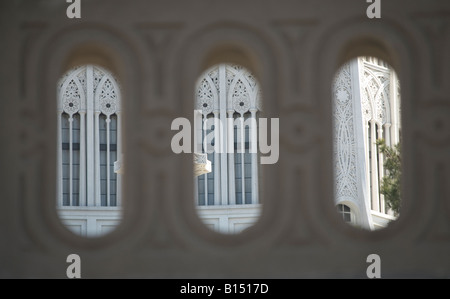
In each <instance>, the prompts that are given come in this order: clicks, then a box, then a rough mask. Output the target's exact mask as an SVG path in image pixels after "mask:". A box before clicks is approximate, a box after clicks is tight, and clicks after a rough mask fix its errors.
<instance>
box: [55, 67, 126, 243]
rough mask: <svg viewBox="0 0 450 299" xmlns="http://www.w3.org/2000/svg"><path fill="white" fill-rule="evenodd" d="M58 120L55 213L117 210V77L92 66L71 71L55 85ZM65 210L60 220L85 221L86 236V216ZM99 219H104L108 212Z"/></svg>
mask: <svg viewBox="0 0 450 299" xmlns="http://www.w3.org/2000/svg"><path fill="white" fill-rule="evenodd" d="M57 117H58V126H59V128H58V192H57V195H58V196H57V198H58V199H57V206H58V207H59V209H60V211H61V210H64V208H68V207H90V208H95V207H97V208H98V207H118V206H120V205H121V198H120V195H121V175H120V174H118V173H116V171H115V167H114V166H115V163H116V164H120V161H118V160H120V159H121V142H120V141H121V131H120V127H121V126H120V121H121V115H120V90H119V86H118V84H117V81H116V79H115V78H114V77H113V76H112V75H111V73H109V72H108V71H106V70H105V69H103V68H100V67H98V66H93V65H85V66H81V67H77V68H74V69H72V70H70V71H69V72H67V73H66V74H65V75H64V76H63V77H62V79H61V80H60V82H59V84H58V113H57ZM116 170H117V165H116ZM67 211H69V210H67V209H66V213H65V214H64V213H63V215H64V217H63V218H66V219H72V220H74V218H77V217H78V218H77V221H82V220H86V223H84V225H82V228H81V234H82V235H84V234H86V235H89V234H90V233H89V231H90V228H89V226H90V225H89V224H88V223H87V221H88V218H89V217H87V216H85V217H84V218H85V219H79V218H80V217H81V215H78V216H77V217H75V216H74V215H75V214H72V215H68V214H67V213H68V212H67ZM70 211H73V213H76V210H73V209H72V210H70ZM103 216H105V217H106V218H108V215H107V214H105V215H103ZM105 217H104V219H105ZM81 218H83V217H81ZM69 222H70V221H69ZM72 224H73V223H72ZM96 225H98V223H97V224H92V226H93V227H95V226H96ZM68 226H69V227H70V226H71V225H70V223H69V225H68ZM73 226H76V225H75V224H73ZM107 226H111V225H110V224H108V225H107ZM76 231H78V230H77V229H76ZM96 233H98V230H96ZM96 233H94V234H96Z"/></svg>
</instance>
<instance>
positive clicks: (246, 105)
mask: <svg viewBox="0 0 450 299" xmlns="http://www.w3.org/2000/svg"><path fill="white" fill-rule="evenodd" d="M232 99H233V100H232V101H233V109H234V110H235V111H236V112H238V113H241V114H244V113H245V112H247V111H248V109H250V98H249V94H248V92H247V87H246V86H245V84H244V83H243V82H242V81H241V80H240V79H239V80H238V81H237V83H236V85H235V86H234V90H233V95H232Z"/></svg>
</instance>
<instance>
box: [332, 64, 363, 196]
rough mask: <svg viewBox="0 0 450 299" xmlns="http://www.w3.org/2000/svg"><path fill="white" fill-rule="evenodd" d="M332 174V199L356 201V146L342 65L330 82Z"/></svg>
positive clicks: (346, 73)
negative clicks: (333, 197) (332, 124)
mask: <svg viewBox="0 0 450 299" xmlns="http://www.w3.org/2000/svg"><path fill="white" fill-rule="evenodd" d="M333 118H334V119H333V120H334V135H333V138H334V140H333V145H334V147H333V148H334V172H335V195H336V198H340V197H343V196H345V197H351V198H354V199H357V177H356V142H355V133H354V127H353V126H354V125H353V103H352V87H351V77H350V65H349V64H345V65H343V66H342V67H341V68H340V69H339V71H338V72H337V76H335V79H334V82H333Z"/></svg>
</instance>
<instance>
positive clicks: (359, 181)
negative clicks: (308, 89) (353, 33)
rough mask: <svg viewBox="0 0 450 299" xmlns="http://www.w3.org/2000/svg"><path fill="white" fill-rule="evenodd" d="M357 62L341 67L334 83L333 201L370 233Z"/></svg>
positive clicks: (358, 66) (355, 223) (371, 222)
mask: <svg viewBox="0 0 450 299" xmlns="http://www.w3.org/2000/svg"><path fill="white" fill-rule="evenodd" d="M359 68H360V65H359V63H358V60H357V59H355V60H352V61H351V62H348V63H346V64H344V65H343V66H342V67H341V68H340V69H339V70H338V71H337V72H336V77H335V79H334V82H333V89H332V93H333V126H334V128H333V131H334V132H333V133H334V136H333V148H334V173H335V191H334V194H335V195H334V196H335V201H336V204H345V205H347V206H349V207H350V208H351V209H352V213H353V214H354V217H355V218H356V219H355V221H354V223H353V224H354V225H355V226H357V227H363V228H365V229H369V230H372V229H373V221H372V216H371V213H370V205H369V202H368V198H367V190H366V171H365V167H366V162H365V160H366V157H365V154H364V153H365V151H364V132H363V122H362V113H361V94H360V86H359V80H360V79H359Z"/></svg>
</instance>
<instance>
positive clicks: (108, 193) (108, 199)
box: [106, 115, 111, 206]
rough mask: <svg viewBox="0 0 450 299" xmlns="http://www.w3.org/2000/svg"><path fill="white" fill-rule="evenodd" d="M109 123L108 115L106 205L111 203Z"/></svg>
mask: <svg viewBox="0 0 450 299" xmlns="http://www.w3.org/2000/svg"><path fill="white" fill-rule="evenodd" d="M110 123H111V119H110V117H109V115H107V116H106V205H107V206H110V205H111V173H110V167H111V163H110V161H111V153H110V150H111V146H110V135H109V134H110V133H109V131H110Z"/></svg>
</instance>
